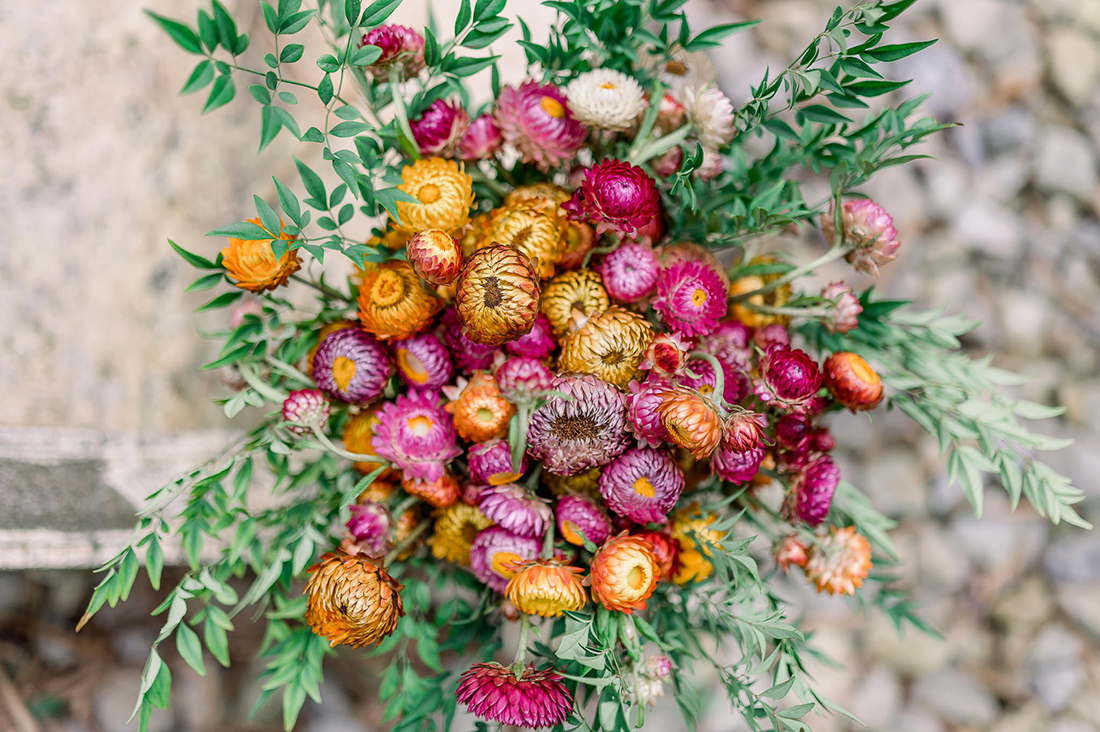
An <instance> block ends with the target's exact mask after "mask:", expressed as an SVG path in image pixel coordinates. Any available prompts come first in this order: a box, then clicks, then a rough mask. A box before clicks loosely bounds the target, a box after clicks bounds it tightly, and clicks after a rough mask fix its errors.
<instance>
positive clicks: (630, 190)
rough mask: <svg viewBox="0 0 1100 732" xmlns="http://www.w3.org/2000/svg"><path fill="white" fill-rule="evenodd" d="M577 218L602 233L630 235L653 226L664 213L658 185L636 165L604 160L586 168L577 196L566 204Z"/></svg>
mask: <svg viewBox="0 0 1100 732" xmlns="http://www.w3.org/2000/svg"><path fill="white" fill-rule="evenodd" d="M562 208H564V209H565V210H566V211H568V212H569V218H570V219H573V220H574V221H585V222H588V223H590V224H592V225H593V226H595V227H596V232H597V233H598V234H603V233H604V232H605V231H614V232H616V233H618V234H622V235H624V236H625V235H629V234H633V233H635V232H637V231H638V230H640V229H642V228H644V227H646V226H650V225H652V223H653V220H654V219H655V218H658V217H660V215H661V198H660V196H659V195H658V193H657V185H656V183H654V182H653V179H652V178H650V177H649V176H648V175H646V172H645V171H644V170H642V169H641V168H639V167H637V166H636V165H631V164H630V163H624V162H623V161H621V160H604V161H603V162H602V163H597V164H596V165H593V166H592V167H591V168H589V169H588V170H586V171H584V181H583V182H582V183H581V185H580V187H579V188H577V190H576V191H574V192H573V198H571V199H570V200H568V201H566V202H565V203H563V204H562Z"/></svg>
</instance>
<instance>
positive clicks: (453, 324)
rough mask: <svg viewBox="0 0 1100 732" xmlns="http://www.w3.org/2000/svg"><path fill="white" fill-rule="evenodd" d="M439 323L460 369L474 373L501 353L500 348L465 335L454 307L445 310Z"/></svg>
mask: <svg viewBox="0 0 1100 732" xmlns="http://www.w3.org/2000/svg"><path fill="white" fill-rule="evenodd" d="M439 324H440V328H439V333H440V335H441V336H442V338H443V342H444V343H445V344H446V345H447V348H449V349H450V351H451V355H452V356H453V357H454V362H455V366H457V367H458V370H459V371H461V372H462V373H464V374H472V373H473V372H474V371H484V370H485V369H488V368H489V366H491V365H492V363H493V357H494V356H496V354H497V353H499V351H500V349H499V348H497V347H496V346H488V345H485V344H484V343H475V342H474V341H471V340H470V339H469V338H467V337H466V336H465V335H463V333H462V323H460V322H459V320H458V313H456V312H455V309H454V308H453V307H449V308H447V309H446V310H444V311H443V315H442V316H441V317H440V319H439Z"/></svg>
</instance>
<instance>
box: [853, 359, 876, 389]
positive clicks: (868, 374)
mask: <svg viewBox="0 0 1100 732" xmlns="http://www.w3.org/2000/svg"><path fill="white" fill-rule="evenodd" d="M848 367H849V368H851V369H852V375H853V376H855V377H856V378H857V379H859V380H860V381H862V382H863V383H864V384H877V383H878V381H879V377H878V374H876V373H875V372H874V371H873V370H872V369H871V365H870V364H869V363H867V362H866V361H864V360H863V359H862V358H851V359H848Z"/></svg>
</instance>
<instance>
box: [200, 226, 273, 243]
mask: <svg viewBox="0 0 1100 732" xmlns="http://www.w3.org/2000/svg"><path fill="white" fill-rule="evenodd" d="M206 235H207V236H231V237H233V238H235V239H244V240H245V241H261V240H263V239H271V238H273V237H272V236H271V232H270V231H267V230H265V229H264V228H263V227H262V226H257V225H256V224H254V223H252V222H251V221H241V222H240V223H236V224H229V225H228V226H222V227H219V228H217V229H214V230H213V231H210V232H207V234H206Z"/></svg>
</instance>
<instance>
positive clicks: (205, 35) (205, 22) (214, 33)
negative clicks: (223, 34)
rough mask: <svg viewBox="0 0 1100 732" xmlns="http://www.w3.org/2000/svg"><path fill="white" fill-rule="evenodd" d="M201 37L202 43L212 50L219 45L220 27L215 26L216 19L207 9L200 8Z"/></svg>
mask: <svg viewBox="0 0 1100 732" xmlns="http://www.w3.org/2000/svg"><path fill="white" fill-rule="evenodd" d="M199 38H200V39H202V45H204V46H206V48H207V49H208V50H210V51H213V50H214V49H215V48H217V47H218V29H217V28H215V27H214V19H213V18H212V17H210V13H208V12H206V11H205V10H199Z"/></svg>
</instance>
